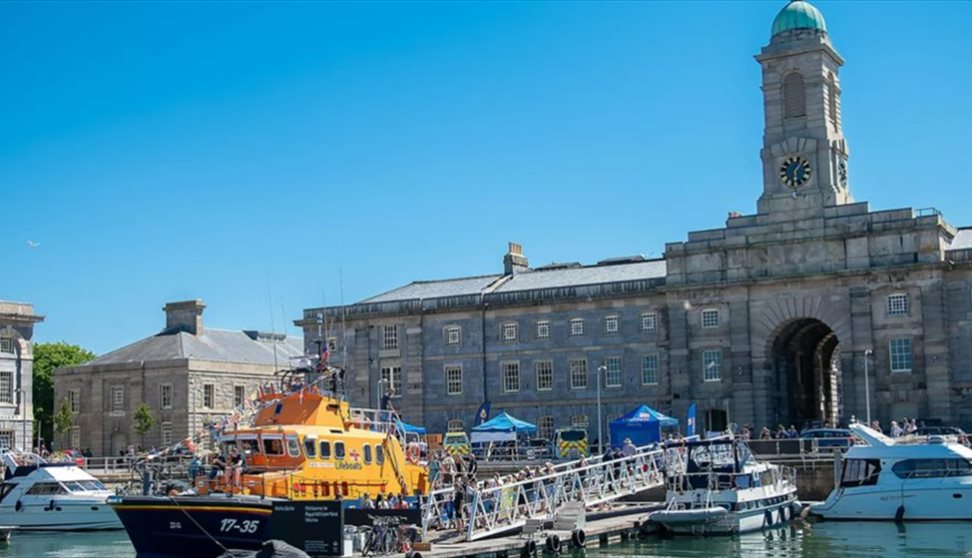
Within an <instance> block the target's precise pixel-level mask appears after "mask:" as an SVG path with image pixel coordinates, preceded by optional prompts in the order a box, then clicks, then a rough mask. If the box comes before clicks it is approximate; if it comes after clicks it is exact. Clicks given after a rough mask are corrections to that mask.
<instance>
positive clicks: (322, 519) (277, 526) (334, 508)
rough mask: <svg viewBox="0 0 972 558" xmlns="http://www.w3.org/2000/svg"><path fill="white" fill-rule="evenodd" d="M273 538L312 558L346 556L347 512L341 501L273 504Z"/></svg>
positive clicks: (271, 529)
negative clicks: (345, 530)
mask: <svg viewBox="0 0 972 558" xmlns="http://www.w3.org/2000/svg"><path fill="white" fill-rule="evenodd" d="M270 537H271V538H273V539H279V540H282V541H284V542H286V543H287V544H290V545H293V546H296V547H297V548H300V549H303V551H304V552H306V553H307V554H309V555H311V556H314V557H316V556H342V555H343V554H344V552H343V550H344V547H343V545H344V510H343V509H342V508H341V502H340V501H316V502H296V501H286V502H274V503H273V515H271V516H270Z"/></svg>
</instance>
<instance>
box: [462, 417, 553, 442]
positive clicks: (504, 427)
mask: <svg viewBox="0 0 972 558" xmlns="http://www.w3.org/2000/svg"><path fill="white" fill-rule="evenodd" d="M536 431H537V426H536V425H535V424H530V423H529V422H526V421H523V420H520V419H518V418H516V417H512V416H510V415H508V414H506V412H502V413H500V414H498V415H496V416H495V417H493V418H491V419H489V420H488V421H486V422H484V423H482V424H480V425H479V426H474V427H473V429H472V438H471V440H470V442H472V443H474V444H475V443H477V442H505V441H510V440H514V441H515V440H516V435H517V434H532V433H534V432H536Z"/></svg>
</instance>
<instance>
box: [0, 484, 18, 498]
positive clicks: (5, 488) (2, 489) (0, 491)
mask: <svg viewBox="0 0 972 558" xmlns="http://www.w3.org/2000/svg"><path fill="white" fill-rule="evenodd" d="M15 486H17V483H15V482H5V483H3V484H0V502H2V501H3V499H4V498H6V497H7V494H10V491H11V490H13V489H14V487H15Z"/></svg>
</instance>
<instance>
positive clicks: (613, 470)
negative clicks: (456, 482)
mask: <svg viewBox="0 0 972 558" xmlns="http://www.w3.org/2000/svg"><path fill="white" fill-rule="evenodd" d="M682 467H683V463H682V454H681V453H680V452H679V449H678V447H670V448H664V447H659V446H658V445H650V446H643V447H640V448H636V450H635V453H634V454H633V455H631V456H622V457H619V458H616V459H608V460H605V459H604V458H603V457H592V458H590V459H581V460H577V461H569V462H566V463H561V464H559V465H557V466H555V467H553V468H552V471H550V470H549V469H545V470H544V471H542V472H541V473H540V474H538V475H536V476H534V477H532V478H525V479H520V480H516V479H514V480H511V481H509V482H503V483H499V484H497V483H495V482H494V480H493V479H490V480H487V481H479V482H477V483H476V485H475V486H474V487H472V488H469V489H467V490H466V491H465V493H464V500H463V508H464V509H463V510H456V509H455V508H454V501H453V499H454V496H455V488H454V487H453V486H449V487H443V488H439V489H437V490H434V491H432V492H431V493H430V494H429V498H428V501H427V502H426V504H425V505H424V506H423V510H422V532H423V535H424V536H425V537H426V540H428V537H429V535H430V531H434V530H435V529H436V528H440V527H442V522H443V518H444V517H447V516H448V514H449V513H450V512H451V513H453V514H459V513H460V511H461V512H462V513H463V517H464V518H465V520H464V521H465V528H464V530H465V540H467V541H475V540H478V539H483V538H486V537H491V536H494V535H499V534H501V533H506V532H509V531H513V530H516V529H520V528H522V527H523V526H525V525H526V524H527V521H528V520H553V519H554V518H555V516H556V514H557V513H558V511H560V510H561V509H562V508H563V507H564V505H565V504H566V503H568V502H583V503H584V507H585V508H586V509H589V508H591V507H593V506H597V505H599V504H603V503H605V502H610V501H613V500H617V499H619V498H622V497H624V496H630V495H632V494H637V493H638V492H643V491H645V490H649V489H652V488H656V487H660V486H664V485H665V475H666V471H673V470H679V471H680V470H681V469H682Z"/></svg>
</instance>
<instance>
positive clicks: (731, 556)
mask: <svg viewBox="0 0 972 558" xmlns="http://www.w3.org/2000/svg"><path fill="white" fill-rule="evenodd" d="M970 527H972V524H969V523H909V524H904V525H900V526H897V525H894V524H891V523H843V522H823V523H816V524H813V525H810V526H799V527H798V526H791V527H782V528H778V529H773V530H770V531H767V532H763V533H752V534H747V535H742V536H739V537H713V538H693V537H678V538H672V539H661V538H657V537H647V538H643V539H639V540H634V541H628V542H624V543H619V544H614V545H611V546H609V547H606V548H598V549H590V550H588V551H586V555H587V556H590V557H592V558H631V557H635V556H638V557H641V556H646V557H649V556H650V557H658V558H709V557H711V556H720V557H727V558H763V557H767V558H783V557H786V558H826V557H834V558H906V557H907V558H958V557H963V558H965V557H968V556H972V529H970ZM134 556H135V551H134V550H133V549H132V545H131V544H130V543H129V542H128V537H127V536H126V535H125V533H124V531H110V532H102V533H15V534H14V537H13V540H12V541H11V543H10V544H9V545H6V546H2V547H0V558H6V557H11V558H13V557H16V558H134Z"/></svg>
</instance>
